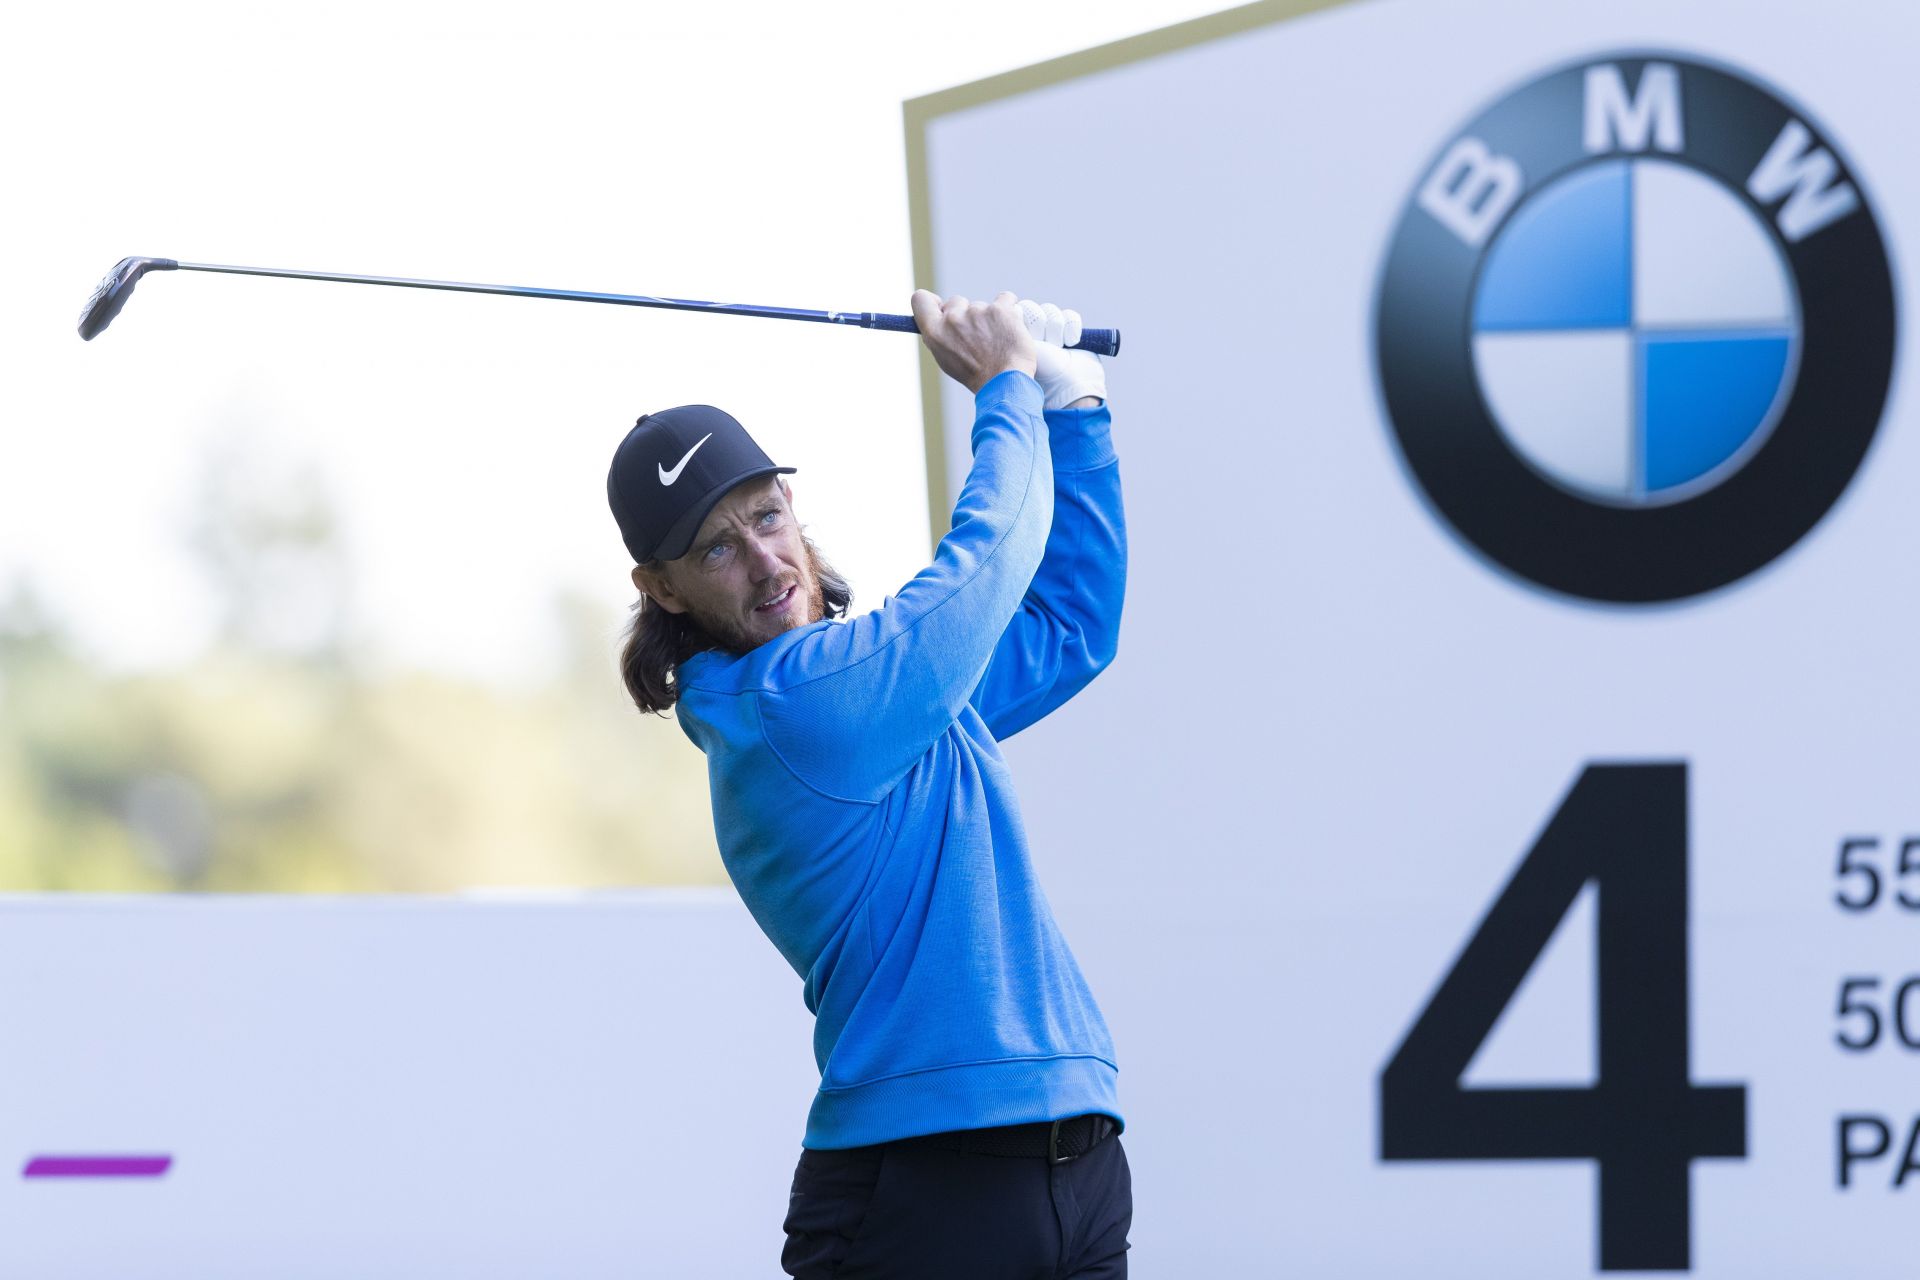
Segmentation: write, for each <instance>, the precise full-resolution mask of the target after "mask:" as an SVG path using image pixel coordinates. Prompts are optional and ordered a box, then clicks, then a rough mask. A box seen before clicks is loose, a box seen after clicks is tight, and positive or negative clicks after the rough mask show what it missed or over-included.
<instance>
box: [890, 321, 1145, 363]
mask: <svg viewBox="0 0 1920 1280" xmlns="http://www.w3.org/2000/svg"><path fill="white" fill-rule="evenodd" d="M861 327H862V328H866V329H890V330H892V331H893V332H895V333H918V332H920V326H919V325H917V324H915V323H914V322H913V317H912V316H890V315H887V314H885V313H884V312H879V311H870V312H868V313H867V323H866V324H864V325H862V326H861ZM1067 350H1069V351H1091V352H1093V354H1095V355H1097V356H1117V355H1119V354H1120V331H1119V330H1118V329H1082V330H1081V331H1080V341H1078V342H1076V343H1074V344H1073V345H1072V346H1070V347H1068V348H1067Z"/></svg>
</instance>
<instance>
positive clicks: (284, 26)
mask: <svg viewBox="0 0 1920 1280" xmlns="http://www.w3.org/2000/svg"><path fill="white" fill-rule="evenodd" d="M1222 7H1225V6H1223V5H1220V4H1218V3H1208V2H1206V0H1102V2H1100V3H1091V2H1083V0H1076V2H1074V3H1051V4H1033V3H1017V2H1014V0H970V2H969V3H967V4H964V5H928V4H903V3H899V2H898V0H894V2H892V3H882V2H878V0H871V2H862V3H857V4H838V5H833V4H828V5H795V4H780V3H770V2H769V3H741V4H721V3H709V4H704V5H687V4H647V3H633V2H631V0H629V2H628V3H618V4H612V3H608V4H601V3H559V4H552V3H550V4H543V5H540V6H534V5H529V4H524V3H521V4H494V3H472V2H468V3H459V4H453V3H431V4H395V3H384V4H357V3H348V4H338V3H334V4H327V5H312V6H300V7H292V6H272V5H257V4H247V5H214V4H195V5H175V4H143V5H97V4H94V5H42V6H34V7H33V8H32V9H31V10H30V11H29V12H28V16H26V17H25V18H24V19H23V18H19V17H16V18H15V19H14V20H13V22H12V23H11V24H10V28H11V29H10V31H9V34H8V38H7V40H6V41H5V42H4V48H0V111H4V118H5V120H6V121H7V125H6V127H5V132H4V148H5V152H4V155H5V172H6V186H7V189H8V191H9V193H10V194H9V199H8V200H7V202H6V205H5V212H4V213H0V218H4V219H5V220H6V223H7V227H8V230H9V232H10V234H9V235H8V237H7V241H8V243H9V245H10V246H11V247H12V250H13V254H12V263H11V270H10V271H9V272H8V274H7V281H6V286H5V291H4V294H0V350H4V353H5V359H6V366H7V367H6V376H5V378H4V382H3V383H0V386H3V387H4V390H0V395H4V397H5V400H4V418H0V422H4V428H3V429H4V432H5V436H4V438H5V455H4V465H0V593H4V591H5V590H6V589H7V587H8V584H10V583H12V582H14V581H16V580H18V579H20V578H22V577H24V578H27V579H29V580H31V582H32V583H33V584H34V585H35V587H36V588H37V589H38V590H39V592H40V593H41V595H42V596H43V598H44V599H45V600H46V602H47V603H48V605H49V606H50V607H51V608H52V609H53V611H54V612H55V613H56V614H57V615H58V616H59V617H61V618H62V619H63V620H64V621H65V622H66V623H67V624H68V625H69V626H70V627H71V628H72V629H73V630H74V631H75V632H76V633H77V634H78V635H79V636H80V637H82V639H83V640H84V641H85V642H86V643H87V645H88V646H89V647H90V648H91V649H92V650H94V651H95V652H96V653H97V654H98V655H99V656H100V657H101V658H103V659H104V660H106V661H108V662H111V663H113V664H115V665H119V666H131V667H140V666H152V665H164V664H167V663H171V662H175V661H179V660H181V659H183V658H186V657H188V656H190V655H192V654H193V653H194V652H196V651H197V650H199V649H200V648H201V647H202V646H204V644H205V643H206V641H207V639H208V637H209V635H210V634H211V631H212V628H213V627H214V626H215V617H214V614H213V610H212V602H213V597H212V596H211V594H210V592H209V590H208V588H207V585H206V582H205V580H204V576H203V575H202V574H200V573H199V572H198V571H197V570H196V568H195V562H194V560H193V559H192V558H191V556H190V555H189V554H188V552H187V550H186V544H185V531H186V530H187V529H188V528H189V527H190V525H191V523H192V520H193V516H194V506H195V502H196V492H197V489H196V486H197V485H198V484H199V482H200V477H201V476H202V474H203V471H204V468H205V465H206V462H205V459H206V458H207V456H208V455H209V453H210V452H217V453H219V454H221V455H223V456H227V457H229V458H237V459H238V460H239V463H240V465H241V468H242V469H241V472H240V474H241V475H242V476H243V477H248V479H247V480H246V483H247V484H248V485H250V486H253V487H254V488H255V489H256V490H257V491H258V492H259V493H261V494H267V495H273V494H277V493H281V492H284V491H287V487H288V485H289V484H290V483H291V478H293V477H298V476H301V475H305V476H307V477H308V479H309V481H310V483H312V484H314V485H317V486H319V487H320V488H321V489H322V490H324V492H325V493H326V495H327V496H328V498H329V500H330V501H331V502H332V503H333V505H334V506H335V507H336V508H337V510H338V512H339V515H340V517H341V521H342V524H343V527H344V531H345V535H346V538H347V543H348V550H349V553H350V558H351V563H352V566H353V568H354V571H355V578H354V587H353V592H352V598H351V601H350V617H351V619H352V624H353V628H354V634H355V635H356V636H357V637H358V638H359V639H360V641H361V642H362V643H363V644H364V645H365V646H366V647H367V649H368V651H369V652H371V653H373V654H376V655H379V656H381V657H383V658H384V659H386V660H387V661H390V662H396V663H403V664H407V665H418V666H429V667H436V668H441V669H447V670H452V671H457V672H462V673H467V674H474V675H480V676H485V677H490V678H537V677H538V675H539V674H540V672H541V671H543V670H544V669H545V668H546V666H547V664H548V663H549V662H550V660H551V658H552V656H553V653H554V649H553V641H554V636H553V634H552V630H553V628H552V623H551V620H550V610H549V608H548V602H549V601H550V599H551V598H552V594H553V593H554V592H555V591H558V590H574V591H580V592H585V593H588V594H589V595H590V596H592V597H593V598H594V599H595V600H596V601H598V602H600V603H602V604H604V607H605V608H606V609H607V610H608V611H609V612H610V613H617V612H618V611H622V610H624V609H625V607H626V606H627V605H628V604H629V603H630V602H631V599H632V589H631V587H630V586H629V585H628V584H627V582H626V570H627V568H628V566H629V564H630V563H631V562H630V560H629V559H628V557H627V556H626V553H625V552H624V550H622V548H621V547H620V544H619V541H618V538H617V535H616V533H615V529H614V526H613V523H612V519H611V517H610V516H609V515H608V513H607V510H606V505H605V499H604V480H605V472H606V464H607V460H608V458H609V457H610V456H611V452H612V449H613V447H614V445H615V444H616V443H618V441H619V439H620V436H621V435H622V434H623V433H624V431H625V429H626V428H627V426H629V425H630V424H631V423H632V421H633V419H634V418H635V417H636V416H637V415H638V414H639V413H640V412H642V411H646V410H651V409H658V408H663V407H665V406H667V405H671V404H679V403H685V402H690V401H706V402H712V403H717V404H720V405H722V406H723V407H726V408H728V409H729V410H730V411H732V412H733V413H735V414H736V416H738V417H740V418H741V419H742V421H744V422H745V423H746V424H747V425H748V427H749V429H750V430H752V431H754V433H755V434H756V435H757V436H758V438H759V439H760V440H761V442H762V443H763V444H764V445H765V446H766V448H767V450H768V452H769V453H771V454H772V455H773V457H774V458H775V459H776V460H777V461H780V462H782V463H786V464H790V465H793V466H796V467H798V468H799V469H800V470H799V474H798V475H796V476H795V477H794V485H795V496H796V503H797V505H798V507H799V510H800V513H801V516H802V518H803V520H805V521H806V522H808V523H809V524H810V526H811V528H812V532H813V534H814V535H815V537H816V538H817V539H818V540H819V541H820V542H821V544H822V546H823V547H824V549H825V550H826V551H827V552H828V554H829V555H830V556H832V557H833V558H834V559H835V560H836V561H837V562H838V563H839V565H840V567H841V568H842V569H843V570H844V571H846V572H847V573H848V575H849V576H850V577H851V578H852V580H853V582H854V585H855V588H856V591H857V592H858V599H857V603H863V604H864V605H865V606H866V607H871V606H873V605H875V604H877V603H878V602H879V600H880V598H881V596H883V595H885V594H888V593H890V592H892V591H893V590H894V589H895V588H897V587H898V585H899V584H900V583H901V582H902V581H904V580H905V579H906V578H907V577H909V576H910V575H911V574H912V573H913V572H914V571H915V570H916V569H917V568H919V567H920V566H921V565H922V564H923V563H924V562H925V560H926V558H927V552H928V548H927V542H926V509H925V508H926V503H925V497H924V494H925V482H924V462H923V456H922V454H923V445H922V441H923V437H922V427H921V417H920V407H919V395H918V384H917V373H916V365H915V358H914V346H915V343H914V340H912V339H911V338H907V337H903V336H900V335H892V334H881V333H866V332H861V331H858V330H844V329H839V328H835V327H829V326H824V325H803V324H791V323H779V322H772V321H764V320H750V319H733V318H725V317H712V316H698V315H686V314H677V313H668V312H644V311H637V310H630V309H626V308H612V307H595V306H586V305H579V304H566V303H557V302H550V301H536V300H523V299H508V298H486V297H471V296H466V295H458V294H427V293H420V292H416V291H405V292H403V291H398V290H379V289H372V288H366V287H349V286H343V285H335V284H323V283H314V282H304V281H271V280H261V279H255V278H246V277H230V276H213V275H205V274H198V273H196V274H187V273H180V274H172V275H151V276H149V277H147V278H146V280H145V281H144V282H143V283H142V284H141V285H140V288H139V290H138V292H137V293H136V295H135V296H134V298H133V299H132V301H131V302H130V303H129V305H128V307H127V309H126V311H125V312H124V313H123V314H122V315H121V317H120V318H119V320H117V321H116V322H115V324H114V327H113V328H112V329H111V330H109V331H108V332H107V333H105V334H103V335H102V336H101V337H99V338H97V339H95V340H94V341H93V342H91V343H83V342H81V341H80V339H79V338H78V336H77V335H76V334H75V331H74V324H75V320H76V318H77V317H78V314H79V311H80V307H81V304H82V303H83V302H84V301H85V299H86V297H87V294H88V293H89V292H90V291H91V290H92V288H93V287H94V285H95V284H96V283H97V282H98V281H99V279H100V278H101V276H103V275H104V274H105V273H106V272H107V270H108V268H109V267H111V266H112V265H113V263H114V262H115V261H116V260H118V259H119V258H121V257H124V256H126V255H129V254H146V255H152V256H158V257H169V258H174V259H178V260H181V261H195V262H218V263H236V264H242V265H252V266H277V267H293V268H300V269H312V270H331V271H345V272H354V273H361V274H374V275H396V276H418V277H429V278H440V279H456V280H473V281H482V282H490V283H502V284H527V285H543V286H554V287H561V288H575V289H588V290H596V291H602V292H621V293H649V294H659V295H665V296H674V297H691V298H707V299H714V300H727V301H743V302H762V303H770V304H774V305H781V306H799V307H813V308H822V309H835V310H876V311H881V310H897V311H904V310H906V309H907V308H906V297H907V294H908V293H909V292H910V290H911V289H912V287H913V286H914V285H915V284H916V283H925V282H916V281H914V280H913V279H912V278H911V253H910V245H909V232H908V225H907V193H906V177H905V159H904V157H905V151H904V141H903V131H902V125H901V103H902V101H903V100H905V99H907V98H911V97H916V96H919V95H922V94H926V93H931V92H935V91H938V90H940V89H944V88H949V87H951V86H953V85H956V84H963V83H966V82H969V81H972V80H977V79H980V78H982V77H985V76H988V75H992V74H995V73H997V72H1001V71H1005V70H1009V69H1011V68H1015V67H1020V66H1026V65H1030V64H1032V63H1034V62H1038V61H1042V60H1045V59H1047V58H1050V57H1055V56H1058V55H1060V54H1063V53H1069V52H1072V51H1074V50H1078V49H1082V48H1086V47H1089V46H1091V45H1096V44H1101V43H1105V42H1107V41H1110V40H1115V39H1119V38H1121V37H1124V36H1128V35H1132V34H1136V33H1138V32H1141V31H1146V30H1152V29H1155V28H1158V27H1162V26H1166V25H1169V24H1172V23H1175V22H1179V21H1183V20H1185V19H1188V18H1192V17H1197V16H1199V15H1201V14H1204V13H1208V12H1212V11H1216V10H1217V9H1219V8H1222ZM1074 127H1076V124H1075V123H1074V122H1063V124H1062V127H1061V130H1060V132H1059V133H1058V135H1057V136H1050V137H1045V138H1035V139H1034V142H1033V145H1034V146H1036V147H1044V148H1047V149H1049V150H1051V151H1054V152H1057V153H1058V156H1059V172H1060V184H1061V187H1062V188H1073V189H1075V190H1076V191H1077V192H1078V193H1080V198H1084V199H1085V200H1089V201H1097V200H1098V199H1099V190H1100V185H1099V180H1100V175H1099V174H1097V173H1087V172H1083V171H1081V170H1079V169H1077V168H1076V167H1075V163H1074V150H1073V132H1072V130H1073V128H1074ZM1030 195H1031V193H1023V192H1018V191H1009V192H1008V193H1007V198H1008V199H1009V200H1019V199H1023V198H1028V197H1029V196H1030ZM1056 207H1057V206H1056ZM1005 283H1006V285H1007V286H1008V287H1010V288H1014V289H1016V290H1017V289H1019V288H1020V282H1019V281H1006V282H1005ZM1060 301H1063V302H1065V303H1067V304H1069V305H1071V303H1072V299H1061V300H1060ZM609 644H611V639H610V640H609Z"/></svg>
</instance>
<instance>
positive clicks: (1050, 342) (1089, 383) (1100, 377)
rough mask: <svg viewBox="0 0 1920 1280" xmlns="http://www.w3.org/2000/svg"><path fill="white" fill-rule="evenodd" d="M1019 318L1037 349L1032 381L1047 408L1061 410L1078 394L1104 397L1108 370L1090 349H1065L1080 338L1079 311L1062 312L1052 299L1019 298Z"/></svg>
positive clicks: (1078, 395) (1079, 395)
mask: <svg viewBox="0 0 1920 1280" xmlns="http://www.w3.org/2000/svg"><path fill="white" fill-rule="evenodd" d="M1020 318H1021V319H1022V320H1024V321H1026V324H1027V332H1028V333H1029V334H1031V335H1032V336H1033V341H1034V345H1035V346H1036V347H1038V348H1039V352H1038V357H1039V358H1038V360H1037V361H1036V363H1037V364H1038V365H1039V368H1038V370H1037V371H1036V372H1035V373H1034V375H1033V376H1034V380H1035V381H1037V382H1038V383H1039V384H1040V390H1041V393H1042V394H1043V395H1045V397H1046V407H1047V408H1049V409H1064V408H1066V407H1067V406H1068V405H1070V404H1072V403H1073V402H1074V401H1075V400H1078V399H1079V398H1080V397H1081V396H1098V397H1100V399H1102V400H1105V399H1106V398H1107V371H1106V369H1105V368H1104V367H1103V366H1102V365H1101V363H1100V357H1099V356H1097V355H1095V354H1093V352H1091V351H1068V350H1066V349H1065V348H1066V346H1067V344H1068V343H1071V342H1078V341H1080V313H1079V312H1078V311H1062V310H1061V309H1060V308H1059V307H1056V306H1054V305H1053V304H1052V303H1051V302H1033V301H1029V300H1028V299H1026V298H1022V299H1021V300H1020Z"/></svg>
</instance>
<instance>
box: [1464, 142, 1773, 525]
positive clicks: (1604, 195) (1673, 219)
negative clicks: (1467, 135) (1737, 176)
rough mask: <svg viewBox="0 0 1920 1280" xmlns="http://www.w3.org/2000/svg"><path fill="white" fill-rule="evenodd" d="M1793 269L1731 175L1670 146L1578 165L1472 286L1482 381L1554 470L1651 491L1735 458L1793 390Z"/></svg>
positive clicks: (1589, 481) (1653, 497)
mask: <svg viewBox="0 0 1920 1280" xmlns="http://www.w3.org/2000/svg"><path fill="white" fill-rule="evenodd" d="M1799 325H1800V320H1799V305H1798V299H1797V297H1796V295H1795V289H1794V283H1793V273H1792V271H1791V270H1790V269H1789V267H1788V264H1787V262H1786V260H1785V258H1784V257H1783V256H1782V254H1781V251H1780V249H1779V248H1778V246H1777V245H1776V243H1775V241H1774V238H1773V236H1772V235H1771V234H1770V233H1769V231H1768V229H1767V227H1766V226H1765V225H1764V224H1763V223H1762V222H1761V221H1760V220H1759V219H1758V218H1757V217H1755V215H1754V214H1753V213H1752V212H1751V211H1750V210H1749V209H1748V208H1747V206H1746V205H1745V204H1744V203H1742V202H1741V200H1740V199H1739V197H1738V196H1736V195H1735V194H1734V193H1733V192H1732V191H1729V190H1728V189H1726V188H1725V187H1724V186H1722V185H1721V184H1720V183H1719V182H1716V181H1715V180H1714V179H1712V178H1710V177H1708V176H1707V175H1705V174H1702V173H1700V172H1698V171H1696V170H1694V169H1691V168H1689V167H1687V166H1684V165H1680V164H1675V163H1673V162H1670V161H1665V160H1655V159H1646V158H1642V159H1634V160H1614V161H1609V162H1604V163H1601V164H1597V165H1590V166H1587V167H1584V168H1581V169H1578V170H1576V171H1575V172H1573V173H1572V174H1570V175H1568V176H1567V177H1565V178H1562V179H1561V180H1559V181H1557V182H1554V183H1552V184H1551V185H1549V186H1548V187H1546V188H1545V189H1544V190H1542V191H1540V192H1539V193H1537V194H1536V195H1535V196H1534V197H1533V198H1532V199H1530V200H1528V201H1527V202H1526V204H1525V205H1524V206H1522V207H1521V208H1520V209H1519V210H1518V211H1517V212H1516V213H1515V214H1514V215H1513V216H1512V218H1511V219H1510V220H1509V221H1508V223H1507V225H1506V226H1505V227H1503V228H1502V229H1501V231H1500V233H1499V235H1498V237H1497V238H1496V239H1495V240H1494V242H1493V244H1492V245H1491V246H1489V249H1488V252H1487V255H1486V258H1485V260H1484V263H1483V266H1482V269H1481V275H1480V280H1479V283H1478V286H1477V288H1476V290H1475V293H1474V299H1473V357H1474V367H1475V371H1476V373H1477V374H1478V378H1479V383H1480V391H1481V395H1482V396H1483V398H1484V399H1485V401H1486V405H1487V408H1488V410H1489V411H1490V413H1491V416H1492V417H1493V419H1494V421H1495V422H1496V423H1497V424H1498V426H1499V428H1500V430H1501V432H1502V433H1503V434H1504V435H1505V436H1506V438H1507V441H1508V443H1509V444H1510V445H1512V447H1513V448H1514V450H1515V451H1516V452H1517V453H1518V454H1519V455H1520V456H1521V457H1522V458H1523V459H1525V460H1526V461H1527V462H1528V463H1529V464H1530V465H1531V466H1533V467H1534V468H1535V469H1537V470H1538V471H1539V472H1541V473H1542V474H1543V475H1545V476H1546V477H1548V478H1549V479H1551V480H1552V481H1553V482H1555V483H1556V484H1559V485H1561V486H1563V487H1565V488H1568V489H1570V490H1572V491H1574V492H1576V493H1578V494H1581V495H1582V496H1584V497H1587V498H1589V499H1592V500H1596V501H1600V502H1604V503H1607V504H1610V505H1623V506H1650V505H1657V504H1664V503H1668V502H1673V501H1676V500H1679V499H1681V498H1685V497H1689V496H1691V495H1693V494H1695V493H1699V492H1701V491H1702V490H1705V489H1708V488H1712V487H1713V486H1714V485H1716V484H1718V483H1719V482H1720V481H1722V480H1724V479H1726V478H1727V477H1728V476H1731V475H1732V474H1733V473H1734V472H1736V471H1738V470H1739V468H1740V465H1741V464H1742V463H1743V462H1744V461H1745V460H1746V459H1747V458H1748V457H1749V456H1751V455H1752V454H1753V453H1754V451H1755V450H1757V449H1758V448H1759V446H1760V444H1761V443H1762V442H1763V441H1764V440H1765V439H1766V436H1767V433H1768V432H1769V431H1770V430H1771V429H1772V428H1773V425H1774V422H1775V420H1776V419H1777V418H1778V416H1779V413H1780V410H1781V409H1782V407H1783V406H1785V405H1786V403H1787V402H1788V400H1789V399H1790V397H1791V395H1792V391H1793V381H1794V372H1795V368H1796V365H1797V361H1798V355H1799V346H1800V331H1799Z"/></svg>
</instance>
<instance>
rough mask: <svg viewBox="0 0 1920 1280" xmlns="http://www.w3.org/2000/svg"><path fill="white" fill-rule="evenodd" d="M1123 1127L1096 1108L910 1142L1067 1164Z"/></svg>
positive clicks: (950, 1149) (936, 1134)
mask: <svg viewBox="0 0 1920 1280" xmlns="http://www.w3.org/2000/svg"><path fill="white" fill-rule="evenodd" d="M1119 1128H1120V1125H1119V1122H1118V1121H1116V1120H1115V1119H1114V1118H1113V1117H1112V1116H1109V1115H1102V1114H1100V1113H1099V1112H1095V1113H1093V1114H1092V1115H1085V1116H1071V1117H1069V1118H1067V1119H1065V1120H1051V1121H1049V1120H1040V1121H1036V1122H1035V1123H1033V1124H1007V1125H1001V1126H999V1127H998V1128H994V1129H957V1130H955V1131H954V1132H952V1133H930V1134H928V1135H926V1136H925V1137H923V1138H908V1139H906V1141H908V1142H918V1143H924V1144H926V1145H927V1146H930V1147H938V1148H939V1149H941V1150H943V1151H965V1152H971V1153H973V1154H975V1155H983V1156H1023V1157H1028V1158H1031V1157H1034V1156H1042V1157H1045V1159H1046V1161H1047V1163H1048V1164H1066V1163H1067V1162H1068V1161H1069V1160H1075V1159H1078V1158H1079V1157H1081V1156H1083V1155H1085V1154H1087V1152H1089V1151H1091V1150H1093V1149H1094V1148H1095V1147H1097V1146H1099V1145H1100V1144H1101V1143H1102V1142H1105V1141H1106V1140H1107V1139H1108V1138H1109V1137H1111V1136H1112V1135H1113V1134H1114V1133H1115V1132H1116V1131H1117V1130H1118V1129H1119Z"/></svg>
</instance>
